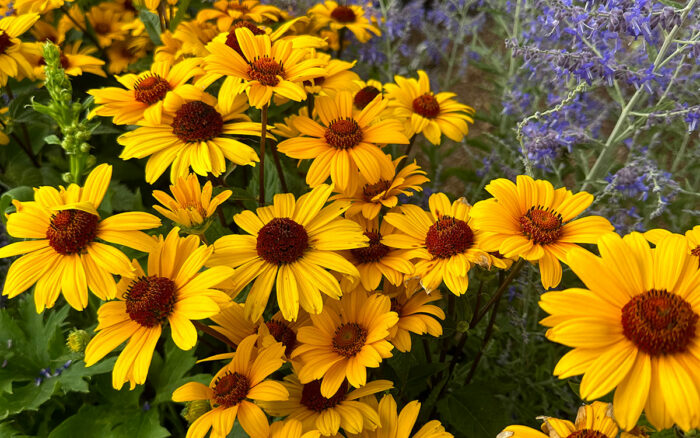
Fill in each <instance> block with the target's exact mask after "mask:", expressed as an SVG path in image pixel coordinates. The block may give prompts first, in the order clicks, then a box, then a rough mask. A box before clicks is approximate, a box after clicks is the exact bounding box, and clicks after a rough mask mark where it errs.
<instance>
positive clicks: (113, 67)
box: [105, 36, 151, 74]
mask: <svg viewBox="0 0 700 438" xmlns="http://www.w3.org/2000/svg"><path fill="white" fill-rule="evenodd" d="M150 41H151V40H150V39H149V38H148V36H141V37H133V38H129V39H127V40H124V41H122V40H115V41H112V43H111V44H110V45H109V46H107V49H106V50H105V51H106V52H107V58H108V59H109V63H108V64H107V65H108V66H107V72H109V73H110V74H119V73H122V72H124V71H125V70H126V69H127V67H128V66H130V65H131V64H134V63H135V62H137V61H139V60H141V59H143V58H144V57H145V56H147V55H148V51H149V50H148V49H149V45H150Z"/></svg>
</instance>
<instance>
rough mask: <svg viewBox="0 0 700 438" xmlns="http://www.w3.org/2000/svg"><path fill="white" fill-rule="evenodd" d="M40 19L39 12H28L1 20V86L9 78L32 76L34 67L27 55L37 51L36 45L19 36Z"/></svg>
mask: <svg viewBox="0 0 700 438" xmlns="http://www.w3.org/2000/svg"><path fill="white" fill-rule="evenodd" d="M38 19H39V15H38V14H26V15H20V16H17V17H13V16H9V17H5V18H3V19H2V20H0V86H3V87H4V86H5V85H6V84H7V79H8V78H15V77H18V76H21V75H25V76H27V77H30V78H31V77H32V74H33V69H32V66H31V64H29V61H28V60H27V57H28V56H30V55H31V54H32V53H33V52H34V53H36V52H37V49H36V45H35V44H32V43H23V42H22V41H20V39H19V37H20V36H21V35H22V34H23V33H25V32H26V31H28V30H29V29H30V28H31V27H32V26H33V25H34V23H36V22H37V20H38Z"/></svg>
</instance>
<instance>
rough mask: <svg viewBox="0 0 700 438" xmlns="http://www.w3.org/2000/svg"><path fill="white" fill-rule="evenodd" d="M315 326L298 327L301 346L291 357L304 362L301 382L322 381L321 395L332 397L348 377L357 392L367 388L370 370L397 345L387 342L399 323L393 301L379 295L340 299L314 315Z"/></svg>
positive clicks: (364, 294)
mask: <svg viewBox="0 0 700 438" xmlns="http://www.w3.org/2000/svg"><path fill="white" fill-rule="evenodd" d="M311 322H312V324H313V326H309V327H302V328H300V329H299V334H298V335H297V340H298V341H299V346H298V347H297V348H296V349H295V350H294V352H293V353H292V358H296V357H298V358H299V359H300V360H301V362H302V363H303V365H302V367H301V369H299V380H300V381H301V383H309V382H311V381H312V380H321V387H320V390H321V395H323V396H324V397H326V398H331V397H332V396H333V395H334V394H335V393H336V392H337V391H338V390H339V389H340V387H341V385H342V384H343V382H344V381H345V379H346V378H347V380H348V383H350V385H352V386H353V387H355V388H360V387H363V386H365V385H366V384H367V368H377V367H378V366H379V363H380V362H381V360H382V359H386V358H388V357H391V356H392V354H391V350H392V349H393V346H392V345H391V344H390V343H389V341H387V340H386V338H387V337H388V336H389V329H390V328H391V327H392V326H394V325H395V324H396V323H397V322H398V316H397V314H396V312H392V311H391V300H390V299H389V298H388V297H386V296H384V295H382V294H379V293H375V294H371V295H368V294H367V293H365V292H364V291H361V290H358V291H355V292H353V293H351V294H349V295H346V296H344V297H343V298H342V299H341V300H340V301H328V302H327V303H326V306H325V307H324V309H323V313H321V314H319V315H311Z"/></svg>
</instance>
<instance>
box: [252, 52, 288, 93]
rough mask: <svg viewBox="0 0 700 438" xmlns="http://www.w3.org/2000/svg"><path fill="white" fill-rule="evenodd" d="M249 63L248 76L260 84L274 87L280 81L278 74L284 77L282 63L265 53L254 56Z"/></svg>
mask: <svg viewBox="0 0 700 438" xmlns="http://www.w3.org/2000/svg"><path fill="white" fill-rule="evenodd" d="M249 65H250V67H249V68H248V76H250V79H252V80H254V81H258V82H260V84H261V85H267V86H270V87H274V86H275V85H277V84H279V82H280V80H279V78H278V76H282V77H284V69H283V68H282V65H281V64H279V63H278V62H277V61H275V60H274V59H272V58H270V57H269V56H267V55H265V56H263V57H261V58H256V59H255V60H253V61H251V62H250V63H249Z"/></svg>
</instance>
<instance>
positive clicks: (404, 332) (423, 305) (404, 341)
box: [383, 280, 445, 352]
mask: <svg viewBox="0 0 700 438" xmlns="http://www.w3.org/2000/svg"><path fill="white" fill-rule="evenodd" d="M383 293H384V294H385V295H387V296H389V297H390V298H391V310H393V311H394V312H396V313H397V314H398V315H399V322H398V323H397V324H396V325H395V326H393V327H392V328H391V329H390V330H389V342H391V343H392V344H394V347H396V349H397V350H399V351H402V352H406V351H411V333H415V334H417V335H424V334H426V333H427V334H429V335H430V336H435V337H438V336H442V324H440V321H438V319H439V320H444V319H445V312H444V311H443V310H442V309H441V308H439V307H438V306H434V305H432V304H428V303H432V302H435V301H440V300H441V299H442V294H441V293H440V291H439V290H436V291H433V292H431V293H426V292H425V291H424V290H423V288H421V287H420V283H419V282H418V280H407V281H406V282H405V283H403V284H401V285H399V286H392V285H387V284H385V285H384V289H383Z"/></svg>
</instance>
